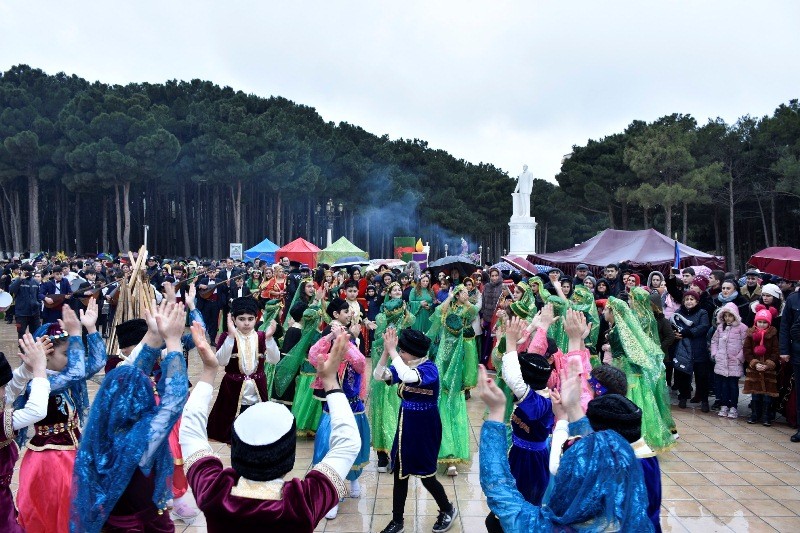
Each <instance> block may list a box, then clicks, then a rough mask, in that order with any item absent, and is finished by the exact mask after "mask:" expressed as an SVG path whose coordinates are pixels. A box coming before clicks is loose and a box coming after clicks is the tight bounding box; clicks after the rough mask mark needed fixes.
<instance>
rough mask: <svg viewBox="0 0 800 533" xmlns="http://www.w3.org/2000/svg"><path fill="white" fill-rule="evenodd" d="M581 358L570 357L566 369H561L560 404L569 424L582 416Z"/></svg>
mask: <svg viewBox="0 0 800 533" xmlns="http://www.w3.org/2000/svg"><path fill="white" fill-rule="evenodd" d="M582 372H583V366H582V365H581V358H580V357H578V356H572V357H570V358H569V360H568V361H567V368H566V369H561V391H560V392H561V404H562V405H563V407H564V409H565V410H566V412H567V416H568V418H569V420H570V422H574V421H575V420H578V419H579V418H581V417H582V416H583V409H582V408H581V382H582V380H583V376H582V375H581V373H582Z"/></svg>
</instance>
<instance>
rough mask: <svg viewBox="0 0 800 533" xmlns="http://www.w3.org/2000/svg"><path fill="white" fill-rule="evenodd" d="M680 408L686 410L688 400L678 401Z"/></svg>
mask: <svg viewBox="0 0 800 533" xmlns="http://www.w3.org/2000/svg"><path fill="white" fill-rule="evenodd" d="M678 407H680V408H681V409H686V399H685V398H681V399H680V400H678Z"/></svg>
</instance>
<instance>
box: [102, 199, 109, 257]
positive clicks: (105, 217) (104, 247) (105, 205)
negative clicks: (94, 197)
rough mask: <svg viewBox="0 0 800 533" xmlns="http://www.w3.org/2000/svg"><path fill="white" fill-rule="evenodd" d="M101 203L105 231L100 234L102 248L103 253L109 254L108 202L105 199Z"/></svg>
mask: <svg viewBox="0 0 800 533" xmlns="http://www.w3.org/2000/svg"><path fill="white" fill-rule="evenodd" d="M100 202H101V203H102V204H103V231H102V233H101V234H100V248H101V249H102V251H103V252H108V202H107V201H106V198H105V197H103V198H102V199H101V200H100Z"/></svg>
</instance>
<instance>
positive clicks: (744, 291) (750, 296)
mask: <svg viewBox="0 0 800 533" xmlns="http://www.w3.org/2000/svg"><path fill="white" fill-rule="evenodd" d="M739 294H741V295H742V296H744V297H745V299H746V300H747V301H748V302H755V301H756V300H758V298H759V297H760V296H761V285H756V287H755V288H754V289H753V290H752V291H750V287H748V286H747V285H743V286H742V287H740V288H739Z"/></svg>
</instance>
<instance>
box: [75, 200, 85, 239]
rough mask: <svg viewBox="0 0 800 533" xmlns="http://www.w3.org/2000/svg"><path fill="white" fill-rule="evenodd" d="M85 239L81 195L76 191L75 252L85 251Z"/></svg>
mask: <svg viewBox="0 0 800 533" xmlns="http://www.w3.org/2000/svg"><path fill="white" fill-rule="evenodd" d="M83 251H84V249H83V240H82V239H81V197H80V196H79V195H78V193H75V253H81V252H83Z"/></svg>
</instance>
